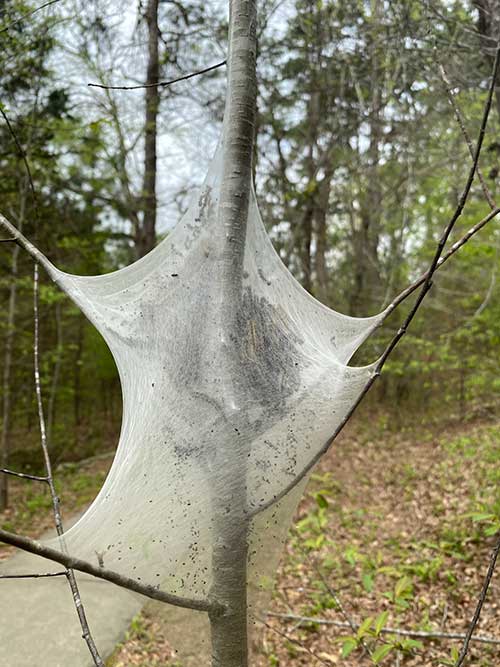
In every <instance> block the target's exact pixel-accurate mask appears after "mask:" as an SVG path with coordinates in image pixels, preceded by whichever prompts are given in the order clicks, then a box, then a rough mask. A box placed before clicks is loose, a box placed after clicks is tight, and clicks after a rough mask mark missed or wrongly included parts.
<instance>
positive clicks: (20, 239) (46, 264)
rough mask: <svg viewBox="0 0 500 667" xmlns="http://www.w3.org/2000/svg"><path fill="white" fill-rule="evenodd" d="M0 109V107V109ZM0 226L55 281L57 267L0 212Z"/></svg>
mask: <svg viewBox="0 0 500 667" xmlns="http://www.w3.org/2000/svg"><path fill="white" fill-rule="evenodd" d="M0 110H1V109H0ZM0 227H3V228H4V229H6V230H7V231H8V232H9V233H10V234H12V236H13V237H14V239H13V240H14V241H15V242H16V243H18V244H19V245H20V246H21V247H22V248H23V249H24V250H26V252H27V253H28V254H30V255H31V256H32V257H33V259H35V260H36V261H37V262H38V263H39V264H41V265H42V266H43V268H44V269H45V270H46V271H47V273H48V274H49V276H50V277H51V278H52V280H55V281H56V282H57V269H56V267H55V266H54V265H53V264H52V262H51V261H50V260H49V259H48V258H47V257H46V256H45V255H44V254H43V253H42V252H41V251H40V250H39V249H38V248H37V247H36V246H35V245H33V243H31V241H28V239H27V238H26V237H25V236H24V235H23V234H21V232H20V231H19V230H18V229H16V227H14V225H13V224H12V223H11V222H9V221H8V220H7V218H6V217H5V216H3V215H2V214H1V213H0Z"/></svg>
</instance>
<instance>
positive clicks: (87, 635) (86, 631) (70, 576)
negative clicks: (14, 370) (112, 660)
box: [0, 107, 104, 667]
mask: <svg viewBox="0 0 500 667" xmlns="http://www.w3.org/2000/svg"><path fill="white" fill-rule="evenodd" d="M0 113H1V115H2V117H3V119H4V120H5V122H6V124H7V128H8V130H9V132H10V134H11V136H12V139H13V140H14V143H15V145H16V148H17V150H18V152H19V155H20V157H21V159H22V160H23V163H24V166H25V169H26V175H27V177H28V182H29V185H30V189H31V193H32V195H33V202H34V203H35V238H36V236H37V231H38V219H37V217H36V210H37V208H38V207H37V206H36V204H37V199H38V198H37V193H36V190H35V185H34V182H33V176H32V173H31V169H30V166H29V162H28V158H27V156H26V152H25V151H24V150H23V148H22V146H21V144H20V142H19V139H18V138H17V135H16V133H15V131H14V128H13V127H12V125H11V123H10V120H9V118H8V116H7V114H6V113H5V111H4V110H3V109H2V108H1V107H0ZM12 236H13V238H15V239H16V241H18V242H19V236H22V235H21V234H20V232H19V231H17V230H14V232H13V233H12ZM35 250H36V249H35ZM36 254H38V255H41V253H39V252H38V251H37V252H36V253H32V255H33V256H34V258H35V263H34V268H33V317H34V338H33V364H34V379H35V394H36V403H37V408H38V421H39V426H40V444H41V447H42V451H43V457H44V461H45V470H46V473H47V484H48V485H49V489H50V496H51V499H52V509H53V515H54V523H55V526H56V530H57V534H58V535H59V537H61V536H62V535H63V533H64V528H63V524H62V518H61V511H60V506H59V497H58V495H57V492H56V489H55V485H54V478H53V475H52V464H51V461H50V455H49V450H48V446H47V431H46V427H45V415H44V411H43V401H42V385H41V381H40V318H39V312H38V311H39V290H40V281H39V271H38V258H37V257H36ZM42 258H43V259H42V260H41V262H42V263H43V264H44V265H45V262H48V260H45V258H44V257H43V255H42ZM44 260H45V261H44ZM66 578H67V580H68V584H69V587H70V589H71V593H72V595H73V602H74V604H75V609H76V613H77V615H78V620H79V621H80V626H81V629H82V638H83V639H84V641H85V643H86V644H87V647H88V649H89V652H90V655H91V656H92V660H93V662H94V665H95V666H96V667H104V662H103V660H102V659H101V656H100V655H99V651H98V650H97V646H96V644H95V642H94V638H93V637H92V634H91V632H90V627H89V624H88V621H87V616H86V613H85V607H84V606H83V603H82V599H81V596H80V590H79V588H78V584H77V583H76V577H75V574H74V572H73V571H72V570H71V569H69V568H68V571H67V573H66Z"/></svg>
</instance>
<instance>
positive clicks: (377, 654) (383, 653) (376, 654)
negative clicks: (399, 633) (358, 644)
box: [372, 644, 394, 665]
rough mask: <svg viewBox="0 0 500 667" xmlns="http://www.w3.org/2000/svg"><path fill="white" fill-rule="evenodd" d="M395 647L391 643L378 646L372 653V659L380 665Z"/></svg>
mask: <svg viewBox="0 0 500 667" xmlns="http://www.w3.org/2000/svg"><path fill="white" fill-rule="evenodd" d="M393 648H394V646H391V644H383V645H382V646H379V647H378V648H376V649H375V650H374V651H373V653H372V660H373V662H374V664H375V665H378V664H379V663H381V662H382V660H383V659H384V658H387V656H388V655H389V653H390V652H391V651H392V650H393Z"/></svg>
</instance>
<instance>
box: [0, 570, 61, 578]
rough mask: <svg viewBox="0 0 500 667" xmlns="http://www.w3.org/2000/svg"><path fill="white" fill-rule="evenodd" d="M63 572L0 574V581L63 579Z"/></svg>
mask: <svg viewBox="0 0 500 667" xmlns="http://www.w3.org/2000/svg"><path fill="white" fill-rule="evenodd" d="M66 575H67V572H66V570H64V572H47V573H46V574H0V579H46V578H47V577H65V576H66Z"/></svg>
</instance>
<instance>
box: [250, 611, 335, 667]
mask: <svg viewBox="0 0 500 667" xmlns="http://www.w3.org/2000/svg"><path fill="white" fill-rule="evenodd" d="M261 623H262V624H263V625H265V626H266V628H267V629H268V630H271V631H272V632H275V633H276V634H277V635H279V636H280V637H283V639H286V640H287V641H289V642H292V644H296V645H297V646H300V648H301V649H303V650H304V651H307V653H309V655H312V657H313V658H316V660H318V661H319V662H320V663H321V664H322V665H326V666H327V667H329V664H328V663H327V662H325V661H324V660H323V658H320V657H319V655H317V653H314V651H312V650H311V649H310V648H309V647H308V646H306V645H305V644H303V643H302V642H300V641H299V640H298V639H295V637H290V635H287V634H285V633H284V632H282V631H281V630H278V628H273V626H272V625H269V623H266V621H263V620H261Z"/></svg>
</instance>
